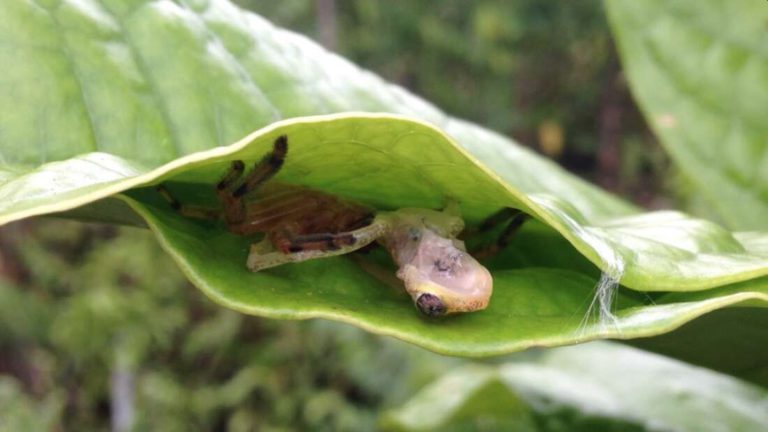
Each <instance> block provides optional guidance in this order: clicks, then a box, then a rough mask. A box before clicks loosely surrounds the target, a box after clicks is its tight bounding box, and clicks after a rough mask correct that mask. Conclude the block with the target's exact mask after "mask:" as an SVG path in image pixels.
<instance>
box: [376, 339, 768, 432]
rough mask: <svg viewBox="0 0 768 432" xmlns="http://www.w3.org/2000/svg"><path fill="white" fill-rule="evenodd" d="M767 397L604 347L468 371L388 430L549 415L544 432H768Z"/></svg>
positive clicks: (388, 419) (400, 415) (398, 416)
mask: <svg viewBox="0 0 768 432" xmlns="http://www.w3.org/2000/svg"><path fill="white" fill-rule="evenodd" d="M766 400H768V393H767V392H766V390H765V389H762V388H759V387H756V386H753V385H750V384H747V383H744V382H742V381H739V380H737V379H734V378H731V377H727V376H724V375H720V374H718V373H715V372H712V371H708V370H706V369H701V368H697V367H693V366H689V365H686V364H685V363H681V362H678V361H674V360H670V359H668V358H665V357H662V356H659V355H655V354H649V353H646V352H643V351H640V350H637V349H633V348H628V347H622V346H620V345H617V344H611V343H606V342H597V343H591V344H586V345H581V346H577V347H567V348H558V349H555V350H549V351H546V352H543V353H541V355H539V356H538V358H534V359H529V360H525V361H517V362H510V363H506V364H503V365H500V366H493V367H491V366H479V365H471V366H465V367H463V368H460V369H458V370H455V371H454V372H452V373H450V374H448V375H446V376H444V377H442V378H440V379H439V380H437V381H436V382H434V383H432V384H430V385H428V386H427V387H426V388H424V389H422V390H421V391H420V392H419V393H417V394H416V395H415V396H414V397H413V398H412V399H411V400H410V401H408V402H407V403H406V404H405V405H403V406H402V407H400V408H398V409H396V410H393V411H391V412H390V413H388V415H386V416H385V417H384V426H385V429H386V430H400V431H421V430H445V431H454V430H456V431H458V430H468V429H472V430H499V429H500V428H502V429H505V430H509V429H507V428H506V427H507V426H508V425H515V426H516V427H517V428H518V429H515V430H540V429H538V428H535V427H532V426H534V425H538V424H539V423H538V422H536V420H537V417H541V418H540V419H539V421H544V422H546V423H545V424H546V425H547V428H545V429H546V430H584V431H589V430H676V431H697V432H698V431H721V430H760V429H762V428H763V427H764V425H765V424H766V423H767V422H768V405H766ZM470 407H472V409H469V408H470ZM476 407H480V409H477V408H476ZM502 426H504V427H502Z"/></svg>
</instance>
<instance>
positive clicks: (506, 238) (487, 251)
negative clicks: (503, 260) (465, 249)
mask: <svg viewBox="0 0 768 432" xmlns="http://www.w3.org/2000/svg"><path fill="white" fill-rule="evenodd" d="M530 218H531V216H530V215H528V214H526V213H524V212H523V211H522V210H519V209H516V208H512V207H507V208H504V209H501V210H499V211H498V212H496V213H494V214H493V215H491V216H490V217H489V218H488V219H486V220H485V221H483V223H482V224H481V225H480V228H479V229H478V230H479V231H480V232H486V231H490V230H492V229H493V228H495V227H497V226H499V225H501V224H503V223H506V224H507V225H506V227H504V229H503V230H502V231H501V233H500V234H499V236H498V237H497V238H496V241H495V242H494V243H493V244H490V245H487V246H485V247H483V248H481V249H480V250H478V251H476V252H474V253H473V254H472V255H474V256H475V258H478V259H481V258H487V257H489V256H493V255H496V254H497V253H499V252H500V251H502V250H503V249H504V248H505V247H507V246H508V245H509V242H510V240H511V239H512V237H514V236H515V234H516V233H517V232H518V231H519V230H520V227H522V226H523V224H524V223H525V221H527V220H528V219H530Z"/></svg>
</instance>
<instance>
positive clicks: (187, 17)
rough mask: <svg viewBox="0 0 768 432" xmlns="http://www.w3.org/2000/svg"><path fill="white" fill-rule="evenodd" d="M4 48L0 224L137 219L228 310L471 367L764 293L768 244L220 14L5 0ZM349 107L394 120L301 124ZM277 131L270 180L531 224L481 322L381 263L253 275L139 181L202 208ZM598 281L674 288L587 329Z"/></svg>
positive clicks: (338, 261)
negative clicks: (634, 198)
mask: <svg viewBox="0 0 768 432" xmlns="http://www.w3.org/2000/svg"><path fill="white" fill-rule="evenodd" d="M158 41H162V43H158ZM0 42H2V43H0V58H2V63H3V64H4V65H7V66H8V67H7V69H8V70H7V71H6V73H4V74H3V75H2V76H0V96H1V97H2V99H0V156H2V158H1V159H0V223H5V222H9V221H12V220H17V219H20V218H23V217H28V216H33V215H41V214H48V213H52V212H61V211H67V210H72V209H74V208H76V207H80V206H84V205H85V206H86V207H85V208H83V209H80V210H79V213H77V214H76V215H78V216H79V217H89V218H91V217H95V218H97V219H98V218H102V219H109V220H120V221H121V222H132V223H135V219H134V217H133V216H132V213H131V212H127V211H126V210H125V209H126V208H130V209H132V212H133V213H135V214H136V215H138V216H140V217H141V218H143V220H144V221H145V222H144V223H145V224H146V225H148V226H149V227H150V228H151V229H152V230H153V231H154V232H155V233H156V235H157V236H158V238H159V240H160V241H161V243H162V245H163V246H164V247H165V248H166V249H167V250H168V252H169V253H170V254H171V255H172V256H173V257H174V258H175V259H176V260H177V262H178V263H179V265H180V266H181V267H182V269H184V271H185V272H186V273H187V274H188V276H189V277H190V279H191V280H192V281H193V282H194V283H195V284H196V285H197V286H198V287H200V288H201V289H202V290H203V291H204V292H206V293H207V294H208V295H209V296H210V297H211V298H213V299H214V300H216V301H218V302H220V303H221V304H223V305H226V306H229V307H232V308H234V309H237V310H240V311H243V312H246V313H252V314H258V315H262V316H269V317H280V318H308V317H326V318H332V319H336V320H341V321H346V322H351V323H354V324H356V325H359V326H362V327H364V328H367V329H370V330H372V331H375V332H379V333H384V334H390V335H394V336H397V337H399V338H402V339H405V340H408V341H411V342H414V343H418V344H420V345H422V346H425V347H429V348H431V349H433V350H436V351H440V352H445V353H452V354H464V355H485V354H497V353H502V352H509V351H513V350H519V349H524V348H526V347H530V346H534V345H559V344H566V343H573V342H576V341H580V340H587V339H590V338H596V337H617V338H632V337H638V336H643V335H654V334H659V333H662V332H665V331H668V330H670V329H673V328H675V327H677V326H679V325H681V324H683V323H684V322H686V321H689V320H691V319H693V318H695V317H697V316H699V315H701V314H703V313H706V312H708V311H711V310H714V309H717V308H721V307H725V306H729V305H733V304H739V303H743V302H746V301H753V302H756V304H760V305H764V304H765V303H766V301H768V288H767V287H766V280H765V278H761V276H763V275H766V274H768V247H767V246H766V245H768V236H767V235H765V234H760V233H731V232H729V231H726V230H724V229H723V228H721V227H719V226H717V225H715V224H713V223H710V222H707V221H703V220H699V219H695V218H691V217H689V216H686V215H684V214H681V213H677V212H657V213H645V214H638V213H635V212H636V211H637V210H636V209H634V208H633V207H631V206H629V205H627V204H626V203H624V202H622V201H621V200H619V199H617V198H614V197H611V196H610V195H607V194H606V193H604V192H602V191H600V190H599V189H597V188H595V187H593V186H591V185H589V184H587V183H584V182H583V181H581V180H579V179H577V178H575V177H573V176H571V175H569V174H568V173H566V172H564V171H563V170H561V169H560V168H558V167H557V166H556V165H554V164H552V163H551V162H548V161H545V160H543V159H541V158H539V157H537V156H535V155H534V154H532V153H530V152H529V151H527V150H525V149H523V148H521V147H519V146H517V145H516V144H515V143H513V142H511V141H510V140H508V139H506V138H504V137H501V136H499V135H497V134H494V133H492V132H489V131H487V130H484V129H482V128H480V127H478V126H475V125H472V124H468V123H465V122H462V121H460V120H456V119H452V118H449V117H447V116H445V115H444V114H442V113H441V112H440V111H438V110H437V109H436V108H434V107H432V106H430V105H429V104H428V103H426V102H424V101H423V100H421V99H418V98H417V97H415V96H413V95H410V94H408V93H407V92H405V91H403V90H402V89H400V88H398V87H395V86H392V85H389V84H387V83H385V82H384V81H382V80H381V79H379V78H378V77H376V76H374V75H371V74H369V73H367V72H364V71H361V70H359V69H358V68H356V67H355V66H353V65H351V64H349V63H348V62H346V61H344V60H343V59H340V58H338V57H336V56H334V55H332V54H329V53H327V52H325V51H324V50H322V49H321V48H319V47H318V46H317V45H315V44H313V43H312V42H310V41H308V40H306V39H304V38H302V37H300V36H297V35H295V34H292V33H289V32H286V31H283V30H279V29H276V28H274V27H273V26H271V25H270V24H269V23H267V22H266V21H264V20H262V19H260V18H258V17H256V16H254V15H252V14H247V13H244V12H242V11H241V10H239V9H237V8H235V7H234V6H232V5H230V4H229V3H227V2H224V1H216V2H191V1H190V2H183V1H182V2H178V3H172V2H168V1H160V2H151V1H139V0H136V1H133V2H123V1H117V0H114V1H107V0H104V1H102V2H95V1H91V2H74V1H62V2H58V3H55V4H54V3H53V2H51V3H43V4H42V5H38V4H33V3H27V2H24V1H21V0H12V1H7V2H3V3H2V4H0ZM349 110H358V111H359V110H365V111H388V112H392V113H397V114H400V115H393V114H363V113H357V114H356V113H348V114H336V115H329V116H317V117H298V116H303V115H312V114H319V113H332V112H338V111H349ZM402 115H406V117H404V116H402ZM289 117H292V118H291V119H288V120H281V121H277V122H276V120H280V119H285V118H289ZM254 129H257V130H256V132H253V133H252V134H251V135H248V136H246V137H245V138H242V139H241V137H243V136H245V135H246V134H247V133H248V132H249V131H251V130H254ZM280 134H287V135H288V137H289V140H290V153H289V158H288V163H287V164H286V165H285V167H284V170H282V171H281V173H280V174H279V175H278V178H277V180H279V181H284V182H290V183H296V184H302V185H307V186H311V187H315V188H319V189H322V190H324V191H326V192H330V193H334V194H338V195H340V196H343V197H346V198H351V199H355V200H359V201H362V202H365V203H367V204H370V205H374V206H377V207H379V208H382V209H393V208H399V207H406V206H420V207H430V208H438V207H440V206H441V205H443V203H444V202H445V199H446V198H449V197H450V198H454V199H457V200H459V201H460V203H461V207H462V211H463V213H464V215H465V217H466V219H467V220H468V222H469V223H470V225H472V224H476V223H478V222H479V221H480V220H481V219H482V218H483V217H485V216H487V215H489V214H491V213H492V212H494V211H496V210H498V209H500V208H502V207H507V206H512V207H518V208H522V209H523V210H525V211H526V212H528V213H530V214H532V215H534V216H535V218H536V219H537V220H538V221H539V222H537V223H534V224H532V225H531V227H528V228H526V230H524V231H523V234H522V235H521V236H520V239H518V240H517V241H516V244H515V245H514V247H513V248H511V249H510V250H509V251H507V252H506V253H505V254H503V255H502V256H501V257H498V258H497V259H496V260H495V261H494V262H493V263H492V268H493V272H494V279H495V286H496V290H495V294H494V298H493V300H492V305H491V307H490V308H489V309H488V310H486V311H483V312H480V313H475V314H471V315H466V316H461V317H450V318H448V319H445V320H441V321H425V320H423V319H422V318H420V317H419V316H418V315H417V314H416V312H415V311H414V310H413V308H412V306H411V305H410V302H409V300H408V299H407V297H406V296H405V294H404V293H403V292H402V291H401V290H398V289H393V288H392V286H391V285H392V284H391V283H387V282H385V281H382V279H381V278H380V277H378V276H374V275H380V274H381V273H382V272H381V271H378V269H379V267H377V266H380V265H381V264H380V263H381V262H382V261H381V260H378V259H377V257H376V256H375V255H374V256H372V257H369V258H349V257H340V258H333V259H327V260H323V261H317V262H306V263H302V264H297V265H290V266H284V267H280V268H275V269H273V270H269V271H264V272H260V273H257V274H253V273H249V272H248V271H246V269H245V266H244V263H245V257H246V255H247V249H248V246H249V244H250V243H251V242H252V241H253V240H252V239H247V238H242V237H236V236H233V235H231V234H229V233H228V232H227V231H226V229H225V227H223V226H221V225H211V224H204V223H200V222H197V221H192V220H187V219H184V218H181V217H179V216H178V215H176V214H175V213H173V212H172V211H170V209H168V206H167V205H166V204H165V203H163V202H161V201H160V200H159V199H158V196H157V194H156V193H155V192H154V191H153V190H152V189H149V188H142V187H144V186H150V185H153V184H156V183H159V182H161V181H166V182H169V184H171V187H173V188H174V190H175V191H177V193H178V194H179V195H180V197H181V198H183V199H184V200H185V201H192V202H206V201H208V200H209V199H210V197H211V196H212V195H213V193H212V192H213V188H212V184H214V183H215V182H216V180H217V179H218V178H219V176H221V173H222V172H223V171H224V170H225V169H226V166H227V164H228V162H229V161H231V160H233V159H244V160H247V161H249V162H252V161H254V160H257V159H259V158H260V157H261V156H262V155H263V154H264V153H265V152H266V151H267V150H268V149H269V147H270V145H271V142H272V141H273V140H274V139H275V137H276V136H278V135H280ZM238 140H239V141H238ZM236 141H237V142H236ZM233 142H236V143H235V144H232V145H229V146H225V147H224V146H222V147H215V146H217V145H224V144H230V143H233ZM211 147H215V148H211ZM204 149H208V150H204ZM118 193H123V194H120V195H117V200H115V199H114V198H113V199H111V200H109V201H98V200H103V199H105V198H107V197H110V196H113V195H115V194H118ZM116 204H117V205H116ZM129 213H131V215H129ZM69 215H70V216H72V215H75V214H74V213H69ZM384 266H386V264H384ZM596 269H600V270H602V271H603V272H604V273H605V275H606V277H604V278H603V279H601V282H600V284H599V286H600V287H602V289H603V294H605V293H609V292H610V291H611V290H612V289H613V287H615V280H616V279H620V280H621V283H622V284H623V285H625V286H627V287H630V288H632V289H634V290H637V291H659V290H664V291H680V292H681V294H680V295H679V296H678V297H676V298H674V300H670V301H657V303H656V304H651V305H646V304H645V303H644V301H643V300H642V296H639V295H636V294H635V293H631V292H627V293H626V294H623V295H622V296H621V298H620V300H619V301H618V303H616V305H615V306H614V312H615V315H616V318H615V320H612V321H605V320H604V321H602V322H599V323H595V322H594V320H591V319H589V320H588V319H585V317H588V315H589V312H590V311H596V310H601V311H602V313H603V315H604V316H607V312H609V311H608V309H607V308H608V307H610V306H611V305H610V301H609V298H608V297H605V296H603V297H601V302H600V303H599V304H595V305H593V304H591V299H592V298H593V295H594V287H595V286H597V285H598V278H599V274H600V271H597V270H596ZM384 273H385V274H386V272H384ZM715 287H719V288H716V289H713V288H715Z"/></svg>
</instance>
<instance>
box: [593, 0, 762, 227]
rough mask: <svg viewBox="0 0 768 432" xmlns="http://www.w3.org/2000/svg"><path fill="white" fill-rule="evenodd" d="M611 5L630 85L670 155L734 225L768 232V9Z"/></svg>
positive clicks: (657, 2)
mask: <svg viewBox="0 0 768 432" xmlns="http://www.w3.org/2000/svg"><path fill="white" fill-rule="evenodd" d="M605 4H606V7H607V9H608V15H609V18H610V21H611V24H612V27H613V30H614V32H615V34H616V36H617V40H618V47H619V51H620V53H621V58H622V62H623V63H624V68H625V70H626V71H627V73H628V77H629V84H630V86H631V88H632V91H633V93H634V95H635V97H636V98H637V100H638V101H639V102H640V106H641V108H642V109H643V112H644V113H645V116H646V118H648V121H649V123H650V124H651V126H652V127H653V129H654V131H655V132H656V134H657V135H658V136H659V137H660V138H661V142H662V144H663V145H664V147H665V148H666V150H667V151H668V152H669V154H670V155H671V156H672V157H673V159H674V160H675V162H676V163H677V164H678V166H679V167H680V169H681V170H682V171H683V172H684V173H685V174H686V175H687V177H688V178H690V179H691V180H692V182H693V184H694V185H695V186H697V188H698V190H699V191H700V192H701V193H702V194H703V195H704V196H705V197H706V198H707V199H708V201H709V203H710V205H711V206H713V207H714V208H715V209H716V210H717V211H718V212H719V214H720V215H721V216H722V217H723V218H724V219H725V221H726V222H727V223H728V224H729V225H730V226H732V227H734V228H737V229H752V230H754V229H762V230H764V229H766V228H768V159H767V158H766V153H767V152H768V139H767V138H766V137H768V123H766V121H765V113H766V107H768V33H766V24H765V23H766V21H767V20H768V7H766V4H765V2H764V1H750V0H715V1H709V2H707V5H706V7H702V3H701V2H700V1H696V0H676V1H672V2H670V1H661V0H651V1H633V0H611V1H606V2H605Z"/></svg>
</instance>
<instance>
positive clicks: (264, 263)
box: [246, 218, 387, 271]
mask: <svg viewBox="0 0 768 432" xmlns="http://www.w3.org/2000/svg"><path fill="white" fill-rule="evenodd" d="M386 230H387V224H386V222H384V221H383V220H380V219H378V218H374V219H373V221H372V222H371V223H369V224H367V225H365V226H362V227H361V228H358V229H355V230H352V231H348V232H343V233H337V234H327V233H326V234H304V235H298V236H292V237H290V240H289V243H288V244H289V246H290V247H293V248H295V249H294V251H289V252H288V253H284V252H282V251H280V250H275V248H276V246H275V241H274V240H273V238H270V237H271V236H268V237H266V238H264V239H263V240H262V241H260V242H259V243H255V244H253V245H251V252H250V254H249V255H248V261H247V263H246V266H247V267H248V269H249V270H251V271H259V270H263V269H266V268H269V267H275V266H279V265H282V264H286V263H290V262H300V261H306V260H311V259H315V258H323V257H329V256H336V255H343V254H347V253H350V252H353V251H356V250H358V249H361V248H363V247H365V246H367V245H369V244H371V243H373V242H374V241H376V240H377V239H378V238H379V237H381V236H382V235H384V232H385V231H386ZM282 235H284V234H277V236H278V237H280V236H282ZM279 241H280V240H278V242H279ZM330 243H333V246H334V247H333V248H329V244H330Z"/></svg>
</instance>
